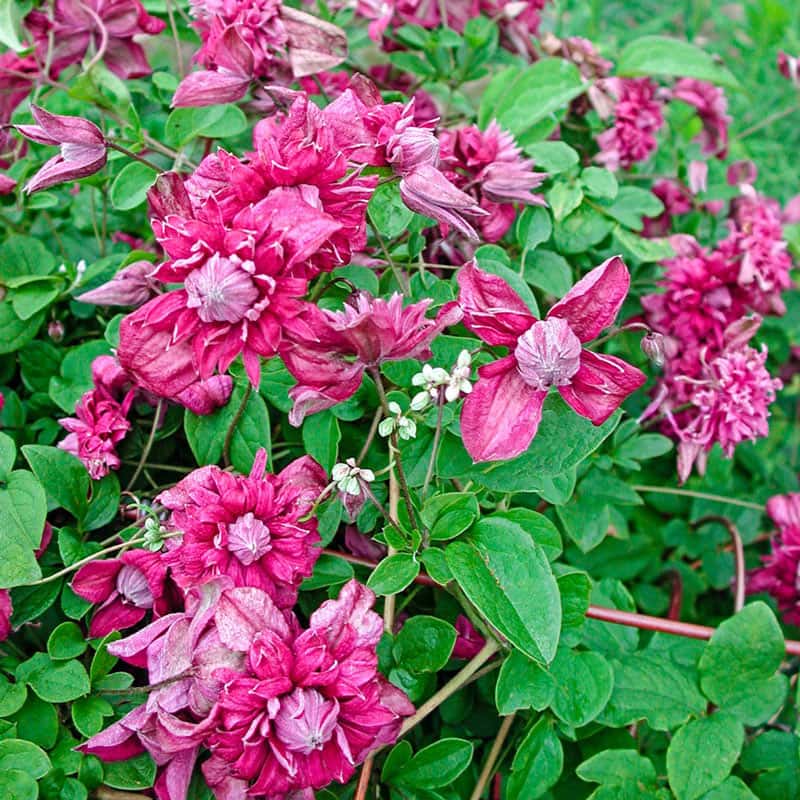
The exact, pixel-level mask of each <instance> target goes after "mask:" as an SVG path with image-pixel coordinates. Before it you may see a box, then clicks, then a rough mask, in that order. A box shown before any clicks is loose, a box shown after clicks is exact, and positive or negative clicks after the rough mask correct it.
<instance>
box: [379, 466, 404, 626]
mask: <svg viewBox="0 0 800 800" xmlns="http://www.w3.org/2000/svg"><path fill="white" fill-rule="evenodd" d="M399 505H400V484H399V483H398V482H397V476H396V475H395V472H394V468H392V469H390V470H389V516H390V517H391V518H392V519H397V508H398V506H399ZM394 552H395V551H394V548H392V547H389V548H388V555H389V556H392V555H394ZM395 604H396V597H395V595H393V594H390V595H387V596H386V597H385V598H384V601H383V629H384V630H385V631H386V633H388V634H389V635H391V633H392V630H393V629H394V611H395Z"/></svg>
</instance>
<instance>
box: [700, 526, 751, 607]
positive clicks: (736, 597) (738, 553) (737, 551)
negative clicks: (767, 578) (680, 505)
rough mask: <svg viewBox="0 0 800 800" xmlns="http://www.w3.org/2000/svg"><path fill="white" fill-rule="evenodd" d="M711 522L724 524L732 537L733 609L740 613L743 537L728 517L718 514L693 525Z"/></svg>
mask: <svg viewBox="0 0 800 800" xmlns="http://www.w3.org/2000/svg"><path fill="white" fill-rule="evenodd" d="M709 522H718V523H719V524H720V525H724V526H725V528H727V530H728V533H729V534H730V537H731V543H732V544H733V558H734V564H735V565H736V571H735V573H734V578H733V610H734V612H735V613H737V614H738V613H739V612H740V611H741V610H742V609H743V608H744V590H745V565H744V545H743V544H742V537H741V534H740V533H739V529H738V528H737V527H736V526H735V525H734V524H733V523H732V522H731V521H730V520H729V519H728V518H727V517H720V516H717V515H716V514H710V515H709V516H707V517H703V518H702V519H698V520H697V522H694V523H693V524H692V527H694V528H699V527H700V526H701V525H706V524H708V523H709Z"/></svg>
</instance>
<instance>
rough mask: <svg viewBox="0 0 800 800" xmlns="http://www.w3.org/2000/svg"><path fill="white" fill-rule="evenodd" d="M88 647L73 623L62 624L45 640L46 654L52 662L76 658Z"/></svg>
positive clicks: (82, 635) (80, 631) (81, 632)
mask: <svg viewBox="0 0 800 800" xmlns="http://www.w3.org/2000/svg"><path fill="white" fill-rule="evenodd" d="M88 646H89V645H88V643H87V641H86V637H85V636H84V634H83V631H82V630H81V629H80V628H79V627H78V626H77V625H76V624H75V623H74V622H62V623H61V624H60V625H59V626H58V627H57V628H55V629H54V630H53V632H52V633H51V634H50V636H49V638H48V639H47V653H48V655H49V656H50V658H52V659H53V660H54V661H62V660H65V659H69V658H77V657H78V656H79V655H82V654H83V653H84V652H85V651H86V648H87V647H88Z"/></svg>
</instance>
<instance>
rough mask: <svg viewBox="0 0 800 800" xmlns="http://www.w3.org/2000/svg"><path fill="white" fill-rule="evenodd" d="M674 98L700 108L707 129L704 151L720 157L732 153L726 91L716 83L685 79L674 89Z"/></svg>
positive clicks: (704, 127) (701, 118)
mask: <svg viewBox="0 0 800 800" xmlns="http://www.w3.org/2000/svg"><path fill="white" fill-rule="evenodd" d="M672 97H673V98H674V99H676V100H682V101H683V102H684V103H688V105H690V106H694V108H696V109H697V114H698V116H699V117H700V121H701V122H702V123H703V130H702V132H701V134H700V137H699V138H700V143H701V145H702V147H703V152H704V153H706V154H708V155H713V156H716V157H717V158H725V156H726V155H727V153H728V125H729V124H730V121H731V118H730V117H729V116H728V101H727V99H726V98H725V92H723V91H722V89H720V88H719V87H718V86H714V84H713V83H707V82H706V81H699V80H696V79H695V78H681V79H680V80H679V81H678V82H677V83H676V84H675V86H674V87H673V88H672Z"/></svg>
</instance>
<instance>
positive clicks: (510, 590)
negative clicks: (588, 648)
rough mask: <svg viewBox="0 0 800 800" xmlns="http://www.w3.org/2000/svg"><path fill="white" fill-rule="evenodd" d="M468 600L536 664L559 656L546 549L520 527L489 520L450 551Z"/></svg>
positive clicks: (557, 615) (555, 599) (556, 604)
mask: <svg viewBox="0 0 800 800" xmlns="http://www.w3.org/2000/svg"><path fill="white" fill-rule="evenodd" d="M445 555H446V557H447V565H448V566H449V567H450V570H451V571H452V573H453V576H454V577H455V579H456V581H457V582H458V584H459V586H460V587H461V589H462V590H463V592H464V594H466V596H467V597H468V598H469V600H470V601H471V602H472V603H473V604H474V605H475V607H476V608H477V609H478V610H479V611H480V612H481V614H482V615H483V616H484V617H486V619H487V620H488V621H489V622H490V623H491V624H492V625H494V627H495V628H497V630H498V631H500V633H502V634H503V636H505V637H506V638H507V639H508V640H509V641H510V642H511V643H512V644H513V645H514V646H515V647H517V648H518V649H519V650H521V651H522V652H523V653H525V654H526V655H528V656H529V657H530V658H533V659H534V660H536V661H539V662H543V663H549V662H550V661H551V660H552V659H553V657H554V656H555V652H556V646H557V644H558V638H559V633H560V630H561V600H560V597H559V594H558V586H557V584H556V581H555V578H554V577H553V573H552V572H551V570H550V564H549V563H548V561H547V557H546V556H545V555H544V552H543V551H542V548H541V547H539V546H538V545H537V544H536V542H534V541H533V539H532V538H531V536H530V535H529V534H528V533H526V531H525V530H524V529H523V528H522V527H521V526H520V525H518V524H516V523H514V522H511V521H510V520H508V519H502V518H493V517H485V518H483V519H481V520H479V521H478V522H477V523H476V524H475V525H474V527H473V528H472V530H471V531H470V533H469V535H468V537H467V538H466V539H462V540H460V541H457V542H453V543H452V544H450V545H449V546H448V547H447V550H446V551H445Z"/></svg>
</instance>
